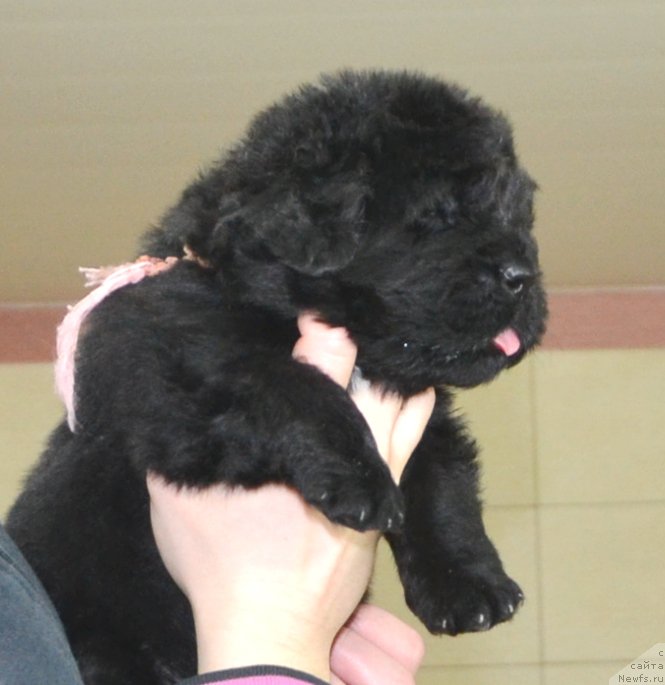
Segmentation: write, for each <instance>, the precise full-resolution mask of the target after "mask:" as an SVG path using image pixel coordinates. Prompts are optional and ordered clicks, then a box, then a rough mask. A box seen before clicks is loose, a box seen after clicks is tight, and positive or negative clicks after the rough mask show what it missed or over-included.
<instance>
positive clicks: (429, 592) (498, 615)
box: [406, 567, 524, 635]
mask: <svg viewBox="0 0 665 685" xmlns="http://www.w3.org/2000/svg"><path fill="white" fill-rule="evenodd" d="M406 600H407V604H408V605H409V607H410V608H411V610H412V611H413V612H414V613H415V614H416V615H417V616H418V617H419V618H420V619H421V621H422V622H423V623H424V624H425V626H426V628H427V629H428V630H429V631H430V632H431V633H434V634H439V633H446V634H448V635H457V634H458V633H470V632H478V631H482V630H489V629H490V628H492V626H495V625H496V624H498V623H503V622H504V621H508V620H509V619H511V618H512V617H513V615H514V614H515V612H516V611H517V609H518V608H519V606H520V605H521V604H522V603H523V602H524V594H523V593H522V590H521V589H520V587H519V585H517V583H516V582H515V581H514V580H512V579H510V578H509V577H508V576H507V575H506V574H505V573H503V571H491V572H489V571H483V572H478V571H475V572H474V571H470V570H467V569H463V568H454V567H451V568H447V569H443V570H442V572H441V575H440V577H439V578H438V579H437V581H436V582H435V583H432V582H416V583H414V584H413V586H412V587H408V588H407V589H406Z"/></svg>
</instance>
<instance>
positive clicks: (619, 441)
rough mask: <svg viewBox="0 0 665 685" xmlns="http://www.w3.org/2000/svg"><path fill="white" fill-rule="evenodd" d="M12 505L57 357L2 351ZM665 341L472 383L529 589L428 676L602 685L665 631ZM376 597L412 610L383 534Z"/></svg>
mask: <svg viewBox="0 0 665 685" xmlns="http://www.w3.org/2000/svg"><path fill="white" fill-rule="evenodd" d="M0 388H1V392H0V515H2V512H4V511H5V510H6V508H7V506H8V505H9V503H10V502H11V500H12V498H13V496H14V494H15V492H16V489H17V487H18V483H19V481H20V479H21V477H22V474H23V473H24V472H25V470H26V469H27V467H28V465H29V464H30V462H31V461H33V460H34V458H35V457H36V455H37V453H38V451H39V448H40V445H41V444H42V443H43V440H44V438H45V436H46V434H47V432H48V429H49V428H50V427H51V426H52V425H53V424H54V423H55V421H56V420H57V419H58V418H59V416H60V413H61V411H60V407H59V405H58V402H57V401H56V399H55V397H54V396H53V394H52V380H51V372H50V367H49V366H48V365H46V364H25V365H5V366H2V365H0ZM663 388H665V349H660V350H627V351H626V350H624V351H619V350H616V351H584V352H575V351H547V352H539V353H538V354H537V355H535V356H533V357H532V358H531V359H529V360H528V361H527V362H525V363H524V364H522V365H521V366H520V367H518V368H516V369H514V370H513V371H511V372H509V373H508V374H506V375H505V376H504V377H502V378H500V379H499V380H497V381H496V382H495V383H494V384H492V385H489V386H487V387H482V388H478V389H475V390H472V391H468V392H464V393H460V396H459V405H460V406H461V407H463V409H464V411H465V413H466V415H467V417H468V418H469V422H470V426H471V429H472V431H473V433H474V434H475V435H476V436H477V438H478V441H479V443H480V445H481V447H482V451H483V459H482V460H483V465H484V476H483V481H484V498H485V501H486V522H487V527H488V529H489V532H490V535H491V536H492V538H493V539H494V540H495V542H496V544H497V547H498V548H499V549H500V551H501V553H502V557H503V559H504V562H505V565H506V567H507V569H508V570H509V572H510V573H511V574H512V575H513V576H514V577H515V578H516V579H517V580H518V581H519V582H520V583H521V585H522V587H523V588H524V590H525V593H526V595H527V602H526V604H525V606H524V607H523V608H522V610H521V612H520V613H519V614H518V615H517V617H516V618H515V620H514V621H513V622H512V623H511V624H509V625H504V626H500V627H498V628H496V629H494V630H492V631H490V632H489V633H486V634H478V635H470V636H461V637H457V638H448V637H442V638H431V637H428V638H427V656H426V660H425V666H424V668H423V670H422V672H421V674H420V676H419V679H418V683H419V685H434V684H435V683H436V684H437V685H439V684H441V685H458V684H459V685H462V684H463V685H490V684H491V685H504V683H505V684H506V685H508V684H509V683H510V685H522V684H524V685H587V684H589V685H591V684H592V683H603V684H604V683H607V681H608V679H609V678H610V676H611V675H612V674H614V673H615V672H617V671H618V670H619V669H621V668H622V667H623V666H624V665H625V664H626V663H628V662H629V661H630V660H631V659H633V658H635V657H636V656H638V655H639V654H641V653H642V652H644V651H646V650H647V649H648V648H649V647H651V646H652V645H653V644H655V643H657V642H665V571H664V569H665V478H663V472H664V469H663V460H664V457H665V411H664V410H665V391H664V390H663ZM374 597H375V601H377V602H378V603H380V604H382V605H383V606H386V607H388V608H389V609H391V610H392V611H395V612H396V613H398V614H399V615H401V616H403V617H404V618H406V619H407V620H410V621H412V622H413V623H414V625H416V624H415V621H413V619H412V618H411V617H410V615H409V613H408V611H407V610H406V609H405V608H404V605H403V601H402V598H401V589H400V587H399V585H398V583H397V582H396V580H395V572H394V569H393V565H392V560H391V558H390V554H389V552H388V550H387V547H385V546H382V547H381V549H380V555H379V561H378V564H377V576H376V579H375V582H374Z"/></svg>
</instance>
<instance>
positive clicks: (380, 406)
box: [351, 378, 402, 461]
mask: <svg viewBox="0 0 665 685" xmlns="http://www.w3.org/2000/svg"><path fill="white" fill-rule="evenodd" d="M351 399H352V400H353V401H354V403H355V405H356V407H358V410H359V411H360V413H361V414H362V415H363V416H364V417H365V421H367V425H368V426H369V427H370V430H371V431H372V435H373V436H374V441H375V442H376V446H377V448H378V450H379V454H380V455H381V456H382V457H383V458H384V459H385V460H386V461H388V457H389V454H390V443H391V437H392V432H393V427H394V425H395V420H396V419H397V416H398V415H399V413H400V410H401V408H402V398H401V397H400V396H399V395H396V394H394V393H386V392H384V391H383V390H381V389H380V388H378V387H377V386H375V385H371V384H370V383H369V382H368V381H366V380H365V379H362V378H361V379H355V378H354V381H353V387H352V388H351Z"/></svg>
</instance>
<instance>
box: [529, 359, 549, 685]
mask: <svg viewBox="0 0 665 685" xmlns="http://www.w3.org/2000/svg"><path fill="white" fill-rule="evenodd" d="M536 364H537V356H536V355H534V356H533V357H532V358H531V365H530V367H529V403H530V408H531V456H532V459H533V494H534V502H535V506H534V525H535V549H534V555H535V559H534V561H535V566H536V581H537V590H536V592H537V601H538V609H537V612H536V613H537V622H538V660H539V666H540V668H539V682H540V685H546V682H545V680H546V675H545V668H544V667H543V665H544V663H545V591H544V585H545V583H544V578H543V550H542V521H541V509H540V503H541V492H540V461H539V458H538V457H539V451H538V435H539V431H538V428H539V426H538V411H537V408H538V402H537V393H538V388H537V382H536V381H537V375H538V374H537V369H536Z"/></svg>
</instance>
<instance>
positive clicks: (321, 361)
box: [293, 313, 356, 388]
mask: <svg viewBox="0 0 665 685" xmlns="http://www.w3.org/2000/svg"><path fill="white" fill-rule="evenodd" d="M298 329H299V330H300V335H301V337H300V338H299V339H298V341H297V342H296V344H295V346H294V348H293V357H294V358H295V359H297V360H298V361H302V362H305V363H307V364H311V365H312V366H316V367H317V368H318V369H319V370H320V371H322V372H323V373H325V374H326V375H327V376H329V377H330V378H332V380H334V381H335V383H338V384H339V385H341V386H342V387H344V388H346V386H347V385H348V384H349V381H350V380H351V373H352V372H353V367H354V365H355V363H356V346H355V345H354V344H353V341H352V340H351V338H349V334H348V333H347V331H346V329H345V328H332V327H331V326H328V325H327V324H325V323H323V322H322V321H319V320H318V319H317V318H316V317H315V315H314V314H312V313H305V314H301V315H300V316H299V317H298Z"/></svg>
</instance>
